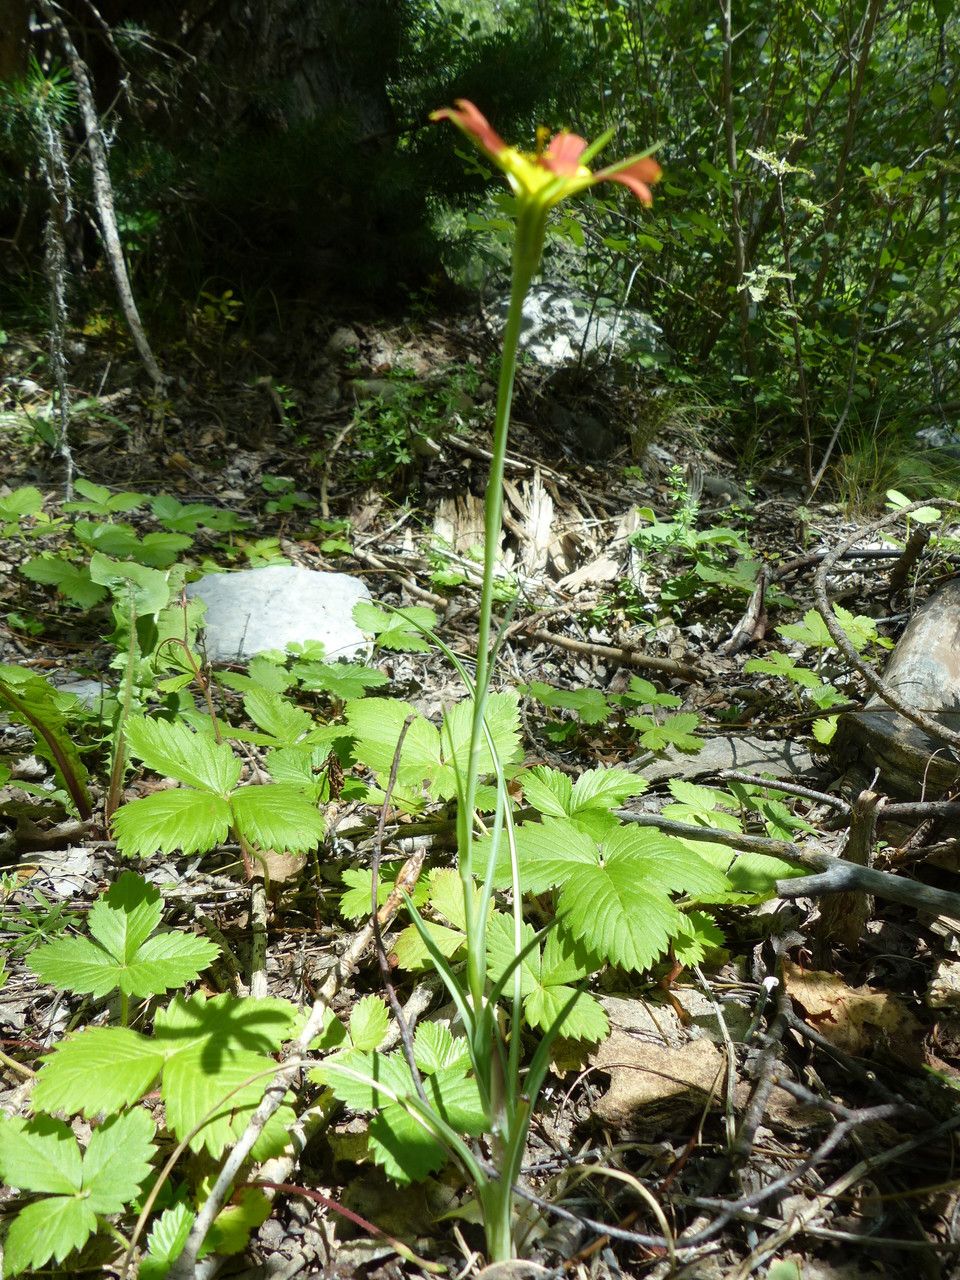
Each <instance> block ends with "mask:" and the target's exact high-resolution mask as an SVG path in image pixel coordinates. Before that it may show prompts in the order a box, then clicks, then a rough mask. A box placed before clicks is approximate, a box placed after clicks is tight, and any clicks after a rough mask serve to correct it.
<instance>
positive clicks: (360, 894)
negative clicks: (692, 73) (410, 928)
mask: <svg viewBox="0 0 960 1280" xmlns="http://www.w3.org/2000/svg"><path fill="white" fill-rule="evenodd" d="M396 878H397V868H396V867H395V866H394V867H381V868H380V876H379V884H378V885H377V905H378V906H381V907H382V906H383V904H384V903H385V902H386V900H387V898H388V897H389V896H390V892H391V890H392V889H393V886H394V882H395V881H396ZM340 879H341V880H342V881H343V883H344V884H345V885H347V891H346V893H344V894H343V895H342V896H341V898H340V911H341V914H342V915H344V916H345V917H346V919H347V920H353V921H354V922H356V921H357V920H364V919H369V917H370V908H371V904H372V902H373V873H372V872H371V871H366V870H360V869H351V870H348V871H344V872H342V873H341V876H340ZM428 893H429V885H428V883H427V882H426V881H425V880H418V881H417V883H416V885H415V886H414V889H413V892H412V893H411V895H410V897H411V898H412V899H413V904H414V906H416V907H422V906H423V904H424V903H425V902H426V900H427V895H428Z"/></svg>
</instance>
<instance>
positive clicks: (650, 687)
mask: <svg viewBox="0 0 960 1280" xmlns="http://www.w3.org/2000/svg"><path fill="white" fill-rule="evenodd" d="M614 701H615V702H619V703H621V704H622V705H623V706H625V707H679V706H680V705H681V703H682V701H683V699H682V698H678V697H677V696H676V694H674V693H661V692H660V690H659V689H658V688H657V686H656V685H655V684H652V683H651V682H650V681H649V680H644V679H643V677H642V676H631V677H630V688H629V689H628V690H627V691H626V692H625V693H621V694H617V695H616V696H615V697H614Z"/></svg>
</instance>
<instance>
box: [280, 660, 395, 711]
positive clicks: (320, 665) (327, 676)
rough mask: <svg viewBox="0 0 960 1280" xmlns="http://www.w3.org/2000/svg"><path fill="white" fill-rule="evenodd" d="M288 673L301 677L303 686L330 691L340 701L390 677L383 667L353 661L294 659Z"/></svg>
mask: <svg viewBox="0 0 960 1280" xmlns="http://www.w3.org/2000/svg"><path fill="white" fill-rule="evenodd" d="M291 674H292V675H294V676H295V677H296V678H297V679H298V680H299V681H300V687H301V688H302V689H305V690H308V691H310V692H314V693H329V694H331V695H332V696H333V697H334V698H337V699H338V700H339V701H340V702H347V701H348V700H349V699H350V698H362V697H363V695H364V694H365V693H366V691H367V690H368V689H379V688H380V687H381V686H383V685H385V684H389V678H388V677H387V676H386V675H384V673H383V672H382V671H376V670H374V669H373V668H372V667H363V666H360V665H358V664H357V663H355V662H297V663H295V664H294V666H293V668H292V672H291Z"/></svg>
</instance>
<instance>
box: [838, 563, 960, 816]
mask: <svg viewBox="0 0 960 1280" xmlns="http://www.w3.org/2000/svg"><path fill="white" fill-rule="evenodd" d="M883 684H884V686H885V689H886V693H887V695H888V696H887V697H884V696H883V695H882V694H880V693H874V695H873V696H872V697H871V698H870V700H869V701H868V702H867V704H866V706H865V707H864V709H863V710H862V711H853V712H848V713H846V714H845V715H843V716H842V717H841V719H840V725H839V728H838V731H837V735H836V738H835V739H834V744H833V753H834V758H835V759H837V760H838V761H839V762H840V763H841V764H843V765H844V766H845V767H847V766H849V765H851V764H857V763H859V764H860V765H861V766H862V767H863V769H864V771H865V772H866V773H867V774H870V775H872V774H873V772H874V771H875V770H878V769H879V771H880V779H881V781H882V783H883V786H884V788H885V789H886V790H887V791H889V792H890V793H891V794H894V795H898V796H904V797H907V798H911V799H912V798H915V797H916V796H918V795H921V794H930V793H931V792H933V793H935V794H936V793H942V792H944V791H948V790H950V789H951V788H953V787H955V786H956V784H957V782H958V781H960V763H958V760H957V756H956V754H955V751H954V750H952V749H951V748H950V747H949V746H947V745H946V744H945V742H944V741H942V740H938V738H937V737H934V736H933V734H932V733H931V732H929V731H928V730H927V728H926V727H921V726H920V725H918V724H917V723H915V722H914V723H911V720H910V719H908V718H907V716H906V715H904V714H901V712H900V711H899V710H894V709H893V708H892V707H891V706H890V705H888V702H889V701H890V699H889V694H891V693H892V694H893V695H894V696H895V698H896V699H897V701H898V703H901V704H903V703H905V704H906V705H907V707H908V708H915V709H916V710H918V711H921V712H924V713H925V718H932V719H933V721H934V727H935V728H936V727H939V726H941V725H942V726H943V727H944V728H945V729H946V730H947V731H948V733H949V732H950V731H951V730H952V731H953V733H954V734H956V733H957V732H958V731H960V579H954V580H953V581H952V582H948V583H947V584H946V586H944V587H941V589H940V590H939V591H938V592H936V593H935V594H934V595H932V596H931V597H930V599H929V600H927V602H926V603H925V604H924V605H923V607H922V608H921V609H920V610H919V611H918V612H917V613H916V615H915V616H914V617H913V618H912V619H911V621H910V623H909V624H908V626H907V629H906V631H904V633H903V636H902V637H901V639H900V642H899V643H898V645H897V647H896V649H895V650H894V652H893V655H892V656H891V658H890V661H889V663H888V664H887V669H886V671H885V672H884V677H883ZM946 736H947V735H944V737H946Z"/></svg>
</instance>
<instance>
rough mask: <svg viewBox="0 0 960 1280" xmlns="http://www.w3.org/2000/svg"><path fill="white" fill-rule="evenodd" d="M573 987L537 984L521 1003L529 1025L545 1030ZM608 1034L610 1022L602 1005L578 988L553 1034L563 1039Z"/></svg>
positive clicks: (561, 1007) (568, 997)
mask: <svg viewBox="0 0 960 1280" xmlns="http://www.w3.org/2000/svg"><path fill="white" fill-rule="evenodd" d="M575 990H576V988H575V987H565V986H550V987H538V988H537V989H536V990H535V991H532V992H531V993H530V995H529V996H528V997H527V998H526V1000H524V1002H523V1012H524V1016H525V1017H526V1020H527V1022H528V1023H529V1024H530V1026H531V1027H535V1028H537V1029H539V1030H541V1031H549V1030H550V1029H551V1028H552V1027H553V1025H554V1023H555V1022H556V1020H557V1018H559V1017H560V1014H561V1013H562V1012H563V1010H564V1008H565V1007H566V1005H567V1003H568V1001H569V1000H570V997H571V996H572V995H573V994H574V991H575ZM609 1033H610V1023H609V1021H608V1019H607V1015H606V1014H605V1013H604V1011H603V1006H602V1005H601V1004H599V1003H598V1002H597V1000H595V999H594V997H593V996H592V995H590V994H589V993H588V992H586V991H581V992H580V993H579V994H578V996H577V999H576V1001H575V1003H574V1005H573V1008H572V1009H569V1010H568V1011H567V1014H566V1016H565V1017H564V1019H563V1021H562V1022H561V1023H560V1026H559V1027H558V1028H557V1031H556V1034H557V1035H559V1036H562V1037H563V1038H564V1039H565V1040H589V1041H591V1042H595V1041H599V1040H605V1039H606V1038H607V1036H608V1035H609Z"/></svg>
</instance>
